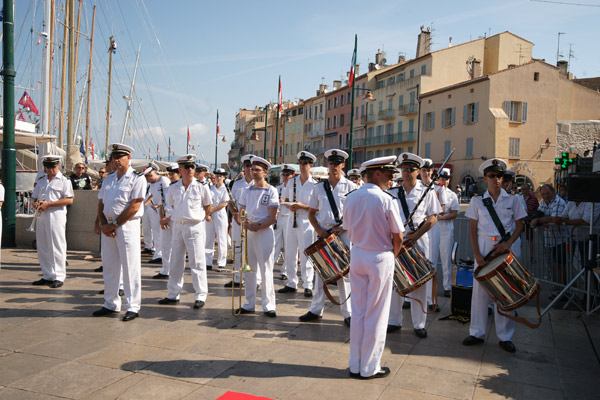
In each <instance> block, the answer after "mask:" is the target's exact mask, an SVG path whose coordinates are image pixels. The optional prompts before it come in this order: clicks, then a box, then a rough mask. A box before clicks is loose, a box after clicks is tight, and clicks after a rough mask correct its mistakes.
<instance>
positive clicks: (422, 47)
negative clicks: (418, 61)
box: [416, 25, 431, 58]
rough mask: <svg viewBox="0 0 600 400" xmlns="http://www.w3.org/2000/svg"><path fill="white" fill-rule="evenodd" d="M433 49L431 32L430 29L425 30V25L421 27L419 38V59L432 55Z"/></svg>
mask: <svg viewBox="0 0 600 400" xmlns="http://www.w3.org/2000/svg"><path fill="white" fill-rule="evenodd" d="M430 48H431V31H430V30H429V28H427V29H425V28H424V27H423V25H421V33H419V36H418V38H417V57H416V58H419V57H421V56H424V55H425V54H429V53H430Z"/></svg>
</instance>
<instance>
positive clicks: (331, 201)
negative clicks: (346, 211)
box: [323, 179, 342, 225]
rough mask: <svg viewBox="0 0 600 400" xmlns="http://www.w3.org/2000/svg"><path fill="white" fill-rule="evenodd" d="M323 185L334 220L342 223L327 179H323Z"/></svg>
mask: <svg viewBox="0 0 600 400" xmlns="http://www.w3.org/2000/svg"><path fill="white" fill-rule="evenodd" d="M323 187H324V188H325V194H327V200H329V207H331V212H333V218H335V222H336V223H337V224H338V225H340V224H341V223H342V219H341V218H340V211H339V210H338V208H337V205H336V204H335V200H334V199H333V193H332V192H331V184H330V183H329V180H328V179H325V180H324V181H323Z"/></svg>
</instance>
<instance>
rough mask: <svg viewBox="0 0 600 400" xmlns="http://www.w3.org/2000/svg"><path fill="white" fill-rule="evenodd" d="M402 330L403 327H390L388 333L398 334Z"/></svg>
mask: <svg viewBox="0 0 600 400" xmlns="http://www.w3.org/2000/svg"><path fill="white" fill-rule="evenodd" d="M400 329H402V325H388V327H387V333H394V332H398V331H399V330H400Z"/></svg>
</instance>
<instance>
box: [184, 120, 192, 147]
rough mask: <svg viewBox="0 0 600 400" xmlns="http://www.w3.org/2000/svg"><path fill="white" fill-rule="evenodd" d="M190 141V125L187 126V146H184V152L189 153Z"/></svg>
mask: <svg viewBox="0 0 600 400" xmlns="http://www.w3.org/2000/svg"><path fill="white" fill-rule="evenodd" d="M191 141H192V138H191V136H190V127H189V126H188V136H187V146H186V150H185V153H186V154H189V152H190V142H191Z"/></svg>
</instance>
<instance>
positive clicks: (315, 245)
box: [304, 232, 341, 257]
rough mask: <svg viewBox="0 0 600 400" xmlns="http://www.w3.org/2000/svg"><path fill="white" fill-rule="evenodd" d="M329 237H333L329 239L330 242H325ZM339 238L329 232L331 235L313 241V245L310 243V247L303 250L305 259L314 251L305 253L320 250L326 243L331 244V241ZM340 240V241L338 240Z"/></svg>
mask: <svg viewBox="0 0 600 400" xmlns="http://www.w3.org/2000/svg"><path fill="white" fill-rule="evenodd" d="M331 236H335V237H334V238H333V239H331V241H329V242H327V239H329V238H330V237H331ZM338 237H339V236H338V235H336V234H335V233H333V232H331V234H329V235H328V236H327V237H324V238H322V237H320V238H318V239H317V240H315V242H314V243H312V244H311V245H310V246H308V247H307V248H306V249H304V255H305V256H307V257H310V255H311V254H312V253H314V252H315V251H312V252H311V253H307V252H308V251H309V250H314V249H316V250H319V249H322V248H323V247H325V246H326V245H327V244H328V243H331V242H332V241H334V240H335V239H336V238H338ZM340 240H341V239H340Z"/></svg>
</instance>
